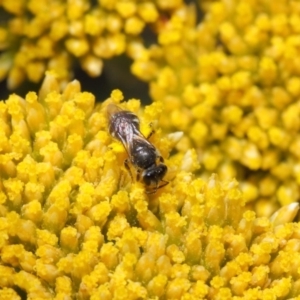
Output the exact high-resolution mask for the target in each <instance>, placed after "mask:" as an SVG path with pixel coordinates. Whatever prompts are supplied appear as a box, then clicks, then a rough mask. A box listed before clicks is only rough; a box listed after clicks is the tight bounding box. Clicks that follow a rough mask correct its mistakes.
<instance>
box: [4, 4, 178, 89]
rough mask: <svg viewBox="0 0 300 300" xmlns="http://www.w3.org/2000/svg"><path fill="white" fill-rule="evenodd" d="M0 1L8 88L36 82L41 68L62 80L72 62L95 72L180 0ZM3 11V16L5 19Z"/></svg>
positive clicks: (88, 71)
mask: <svg viewBox="0 0 300 300" xmlns="http://www.w3.org/2000/svg"><path fill="white" fill-rule="evenodd" d="M98 2H99V3H94V4H93V3H92V1H87V0H77V1H47V0H33V1H23V0H16V1H10V0H3V1H1V2H0V8H2V9H3V11H2V12H0V19H5V20H6V22H5V23H3V24H0V51H2V52H3V53H2V54H1V57H0V80H2V79H3V78H6V77H7V79H8V86H9V88H11V89H14V88H15V87H17V86H18V85H19V84H20V83H21V82H22V81H23V80H24V79H29V80H30V81H33V82H39V81H40V80H41V79H42V77H43V76H44V73H45V70H49V69H51V70H55V71H56V73H57V74H58V76H59V77H60V79H61V80H62V82H64V81H67V80H68V79H69V78H70V77H71V76H72V72H70V69H71V68H72V60H78V62H79V63H80V65H81V67H82V68H83V69H84V70H85V71H86V72H87V73H88V74H89V75H90V76H98V75H99V74H101V71H102V67H103V59H108V58H111V57H114V56H116V55H119V54H121V53H123V52H124V51H125V50H126V48H127V47H128V44H129V43H134V41H135V40H137V39H140V37H138V36H139V35H140V34H141V33H142V31H143V29H144V27H145V26H146V25H147V24H152V23H155V22H157V21H158V19H159V14H160V12H159V11H160V10H162V11H164V10H170V9H173V8H175V7H178V6H180V5H181V2H182V1H181V0H172V1H165V0H160V1H157V2H156V3H154V2H153V1H147V0H145V1H136V0H130V1H128V0H121V1H110V0H101V1H100V0H99V1H98ZM5 13H7V14H8V15H5Z"/></svg>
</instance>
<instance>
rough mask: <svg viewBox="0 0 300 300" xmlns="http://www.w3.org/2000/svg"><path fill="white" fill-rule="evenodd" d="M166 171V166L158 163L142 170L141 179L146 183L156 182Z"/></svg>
mask: <svg viewBox="0 0 300 300" xmlns="http://www.w3.org/2000/svg"><path fill="white" fill-rule="evenodd" d="M166 173H167V166H166V165H164V164H160V165H158V166H152V167H150V168H148V169H146V170H145V171H144V172H143V175H142V177H143V181H144V183H145V184H146V185H151V184H157V183H158V182H159V181H161V180H162V178H163V177H164V176H165V174H166Z"/></svg>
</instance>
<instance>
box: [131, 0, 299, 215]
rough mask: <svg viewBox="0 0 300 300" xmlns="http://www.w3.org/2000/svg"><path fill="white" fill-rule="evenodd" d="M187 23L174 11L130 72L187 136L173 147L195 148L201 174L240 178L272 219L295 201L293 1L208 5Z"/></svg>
mask: <svg viewBox="0 0 300 300" xmlns="http://www.w3.org/2000/svg"><path fill="white" fill-rule="evenodd" d="M199 2H201V3H202V1H199ZM195 19H196V13H195V9H194V7H193V6H190V7H188V6H186V7H183V8H180V9H178V10H177V11H176V12H174V13H173V14H172V16H171V18H170V19H169V20H168V21H166V22H165V24H164V26H161V27H160V32H159V35H158V45H153V46H151V47H150V48H145V47H142V46H141V47H140V52H139V53H137V52H132V53H131V56H132V57H133V59H134V60H135V62H134V64H133V66H132V71H133V72H134V73H135V74H136V75H137V76H139V77H140V78H142V79H143V80H146V81H149V82H150V85H151V96H152V98H153V99H154V100H156V101H162V102H163V105H164V109H165V111H166V114H168V115H169V118H166V119H165V121H164V122H163V120H162V123H161V124H162V126H163V128H165V129H166V130H167V131H170V130H171V131H172V130H182V131H184V132H185V136H186V137H185V138H184V139H183V140H182V142H181V143H180V144H179V146H178V149H179V150H181V151H183V152H184V151H186V150H187V149H190V148H191V147H196V149H197V153H198V155H199V159H200V162H201V165H202V166H203V168H202V170H203V171H204V172H203V175H204V174H208V176H209V174H211V172H217V173H218V174H219V176H220V178H232V177H236V178H238V180H239V181H240V182H241V183H242V190H243V191H244V193H245V197H246V198H247V201H248V202H251V201H252V200H257V201H256V202H255V205H256V207H255V208H256V212H257V213H258V214H259V215H260V216H262V215H264V216H270V214H271V213H272V212H274V210H276V209H277V208H278V207H279V206H282V205H286V204H288V203H291V202H294V201H298V200H299V184H300V160H299V159H300V151H299V149H300V101H299V99H300V98H299V97H300V56H299V51H300V2H299V1H292V0H291V1H272V0H270V1H268V0H266V1H256V0H254V1H239V0H230V1H227V0H224V1H223V0H220V1H206V2H205V13H204V18H203V20H201V21H200V23H199V24H196V22H195ZM145 70H147V72H146V71H145Z"/></svg>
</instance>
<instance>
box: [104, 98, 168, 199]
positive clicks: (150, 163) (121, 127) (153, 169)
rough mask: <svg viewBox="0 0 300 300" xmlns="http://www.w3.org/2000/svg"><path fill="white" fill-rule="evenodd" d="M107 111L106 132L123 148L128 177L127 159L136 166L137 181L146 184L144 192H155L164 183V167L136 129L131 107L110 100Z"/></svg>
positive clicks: (155, 152)
mask: <svg viewBox="0 0 300 300" xmlns="http://www.w3.org/2000/svg"><path fill="white" fill-rule="evenodd" d="M107 113H108V123H109V124H108V130H109V133H110V134H111V135H112V136H113V137H114V138H115V139H117V140H119V141H121V142H122V144H123V146H124V148H125V149H126V151H127V154H128V158H127V159H126V160H125V161H124V165H125V168H126V169H127V170H128V172H129V174H130V177H131V179H133V177H132V173H131V171H130V166H129V163H131V164H132V165H133V166H134V167H135V168H136V169H137V178H136V179H137V180H138V181H139V180H140V179H141V180H142V182H143V183H144V184H145V185H146V187H147V188H146V193H148V194H151V193H155V192H156V191H157V190H158V189H160V188H162V187H164V186H165V185H167V184H168V183H169V182H168V181H165V180H163V177H164V176H165V174H166V173H167V170H168V168H167V166H166V165H165V164H164V160H163V158H162V156H161V155H160V154H159V152H158V150H157V149H156V148H155V147H154V146H153V145H152V144H151V143H150V142H149V141H148V140H147V139H146V138H145V136H144V135H143V134H142V133H141V132H140V120H139V119H138V117H137V116H136V115H135V114H134V113H132V112H131V111H128V110H122V109H121V108H120V107H118V106H117V105H115V104H112V103H111V104H109V105H108V106H107ZM151 135H152V133H151V134H150V136H151ZM150 136H149V137H150ZM149 137H148V138H149ZM160 182H162V184H161V185H159V184H160Z"/></svg>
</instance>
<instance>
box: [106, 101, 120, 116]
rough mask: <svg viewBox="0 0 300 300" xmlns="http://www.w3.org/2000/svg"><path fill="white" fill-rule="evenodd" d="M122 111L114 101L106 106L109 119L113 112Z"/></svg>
mask: <svg viewBox="0 0 300 300" xmlns="http://www.w3.org/2000/svg"><path fill="white" fill-rule="evenodd" d="M120 111H123V109H122V108H121V107H119V106H117V105H116V104H114V103H109V104H108V105H107V107H106V112H107V115H108V118H109V119H110V118H111V117H112V116H113V115H114V114H115V113H118V112H120Z"/></svg>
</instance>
